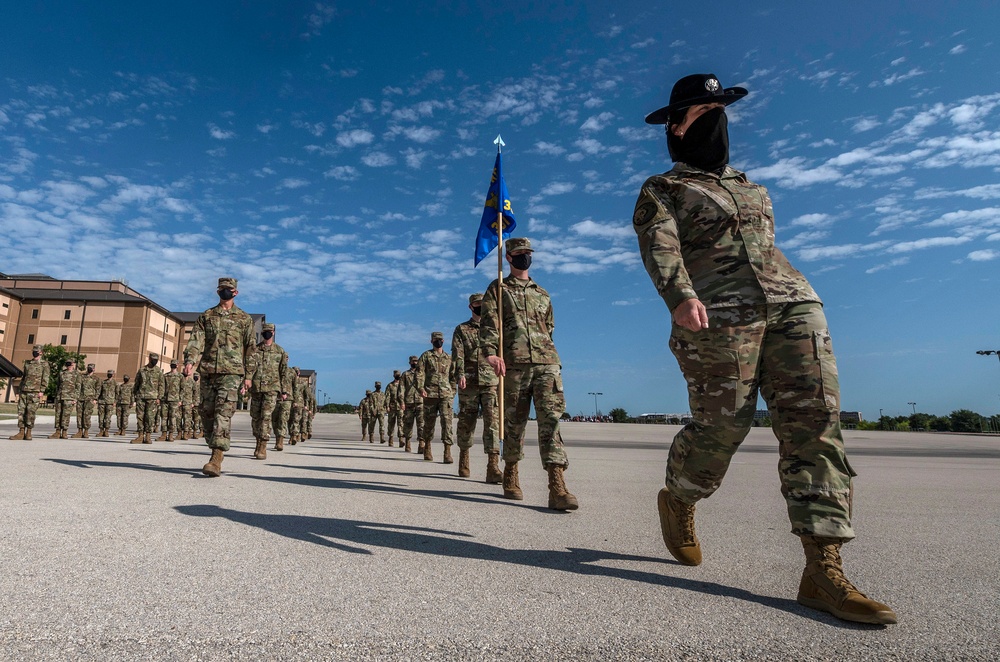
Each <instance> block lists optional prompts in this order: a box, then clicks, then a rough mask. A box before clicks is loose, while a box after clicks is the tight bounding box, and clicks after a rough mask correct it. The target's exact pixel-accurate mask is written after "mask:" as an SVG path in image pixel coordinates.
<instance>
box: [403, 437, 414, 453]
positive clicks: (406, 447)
mask: <svg viewBox="0 0 1000 662" xmlns="http://www.w3.org/2000/svg"><path fill="white" fill-rule="evenodd" d="M403 452H404V453H412V452H413V447H412V446H410V440H409V439H407V440H406V446H404V447H403Z"/></svg>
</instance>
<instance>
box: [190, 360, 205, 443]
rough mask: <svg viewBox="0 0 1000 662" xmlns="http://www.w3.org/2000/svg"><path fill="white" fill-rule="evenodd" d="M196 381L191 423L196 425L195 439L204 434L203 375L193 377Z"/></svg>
mask: <svg viewBox="0 0 1000 662" xmlns="http://www.w3.org/2000/svg"><path fill="white" fill-rule="evenodd" d="M191 380H192V381H193V382H194V397H193V398H192V402H191V423H192V424H193V425H194V439H197V438H198V437H201V436H204V429H203V428H202V424H201V375H194V376H192V377H191Z"/></svg>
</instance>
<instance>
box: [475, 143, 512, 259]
mask: <svg viewBox="0 0 1000 662" xmlns="http://www.w3.org/2000/svg"><path fill="white" fill-rule="evenodd" d="M501 200H502V201H503V202H501ZM501 205H502V207H501ZM498 209H500V210H501V211H502V213H503V216H502V217H501V218H502V222H503V229H502V232H501V233H502V234H503V238H504V240H505V241H506V240H507V238H508V237H510V234H511V233H512V232H513V231H514V228H516V227H517V221H515V220H514V212H513V211H512V210H511V208H510V196H509V195H508V194H507V184H506V183H505V182H504V181H503V162H502V161H501V153H500V152H499V151H498V152H497V162H496V164H494V166H493V177H492V178H491V179H490V190H489V191H487V192H486V205H485V208H484V209H483V219H482V220H481V221H480V222H479V234H477V235H476V265H477V266H478V265H479V263H480V262H481V261H482V259H483V258H484V257H486V256H487V255H489V254H490V251H492V250H493V249H494V248H496V247H497V244H499V243H500V240H499V235H500V234H501V233H498V232H497V220H498V219H497V210H498Z"/></svg>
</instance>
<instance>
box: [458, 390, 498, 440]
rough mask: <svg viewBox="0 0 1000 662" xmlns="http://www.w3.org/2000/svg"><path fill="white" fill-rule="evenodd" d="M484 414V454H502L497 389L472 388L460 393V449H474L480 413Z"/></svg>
mask: <svg viewBox="0 0 1000 662" xmlns="http://www.w3.org/2000/svg"><path fill="white" fill-rule="evenodd" d="M480 412H482V414H483V452H485V453H499V452H500V431H499V429H498V428H497V387H496V386H472V387H469V388H463V389H459V391H458V434H457V437H458V439H457V440H456V441H457V443H458V447H459V448H472V435H473V434H475V432H476V422H477V421H478V420H479V413H480Z"/></svg>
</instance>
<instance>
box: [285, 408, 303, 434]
mask: <svg viewBox="0 0 1000 662" xmlns="http://www.w3.org/2000/svg"><path fill="white" fill-rule="evenodd" d="M303 411H305V410H304V409H303V408H302V405H292V413H291V415H290V416H289V417H288V434H289V435H290V436H292V437H298V436H300V435H301V430H302V412H303Z"/></svg>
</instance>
